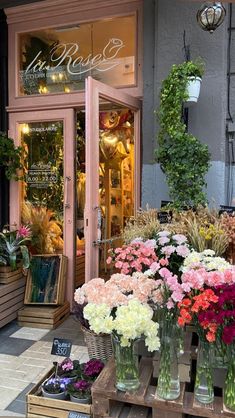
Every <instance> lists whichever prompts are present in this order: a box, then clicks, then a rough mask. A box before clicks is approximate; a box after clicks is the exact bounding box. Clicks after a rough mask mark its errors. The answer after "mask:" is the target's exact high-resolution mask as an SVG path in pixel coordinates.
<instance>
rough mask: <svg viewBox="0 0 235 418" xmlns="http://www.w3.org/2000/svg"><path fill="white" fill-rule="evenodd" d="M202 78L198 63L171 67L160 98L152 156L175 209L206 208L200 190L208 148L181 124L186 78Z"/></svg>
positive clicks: (205, 167) (186, 96)
mask: <svg viewBox="0 0 235 418" xmlns="http://www.w3.org/2000/svg"><path fill="white" fill-rule="evenodd" d="M202 74H203V66H202V63H201V62H193V61H187V62H183V63H182V64H180V65H173V66H172V69H171V71H170V73H169V75H168V77H167V78H166V79H165V80H164V81H163V83H162V89H161V94H160V108H159V111H158V116H159V122H160V130H159V134H158V148H157V149H156V150H155V156H156V160H157V162H159V163H160V166H161V169H162V171H163V172H164V173H165V175H166V180H167V183H168V187H169V193H170V197H171V199H172V201H173V206H174V207H176V208H178V209H182V208H185V207H196V206H198V205H205V204H206V196H205V193H204V191H203V188H204V186H205V185H206V183H205V174H206V173H207V171H208V168H209V161H210V154H209V151H208V146H207V145H204V144H202V143H201V142H200V141H199V140H198V139H197V138H195V137H194V136H193V135H191V134H189V133H188V132H187V128H186V125H185V123H184V121H183V120H182V106H183V103H184V102H185V101H186V100H187V99H188V93H187V83H188V78H189V77H192V76H193V77H201V76H202Z"/></svg>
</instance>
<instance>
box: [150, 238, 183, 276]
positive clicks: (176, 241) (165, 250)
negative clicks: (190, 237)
mask: <svg viewBox="0 0 235 418" xmlns="http://www.w3.org/2000/svg"><path fill="white" fill-rule="evenodd" d="M155 240H156V247H155V252H156V254H157V256H158V258H159V259H161V258H162V257H164V258H166V259H167V260H168V269H169V270H170V271H171V272H172V273H174V274H177V276H179V275H181V272H180V267H181V266H182V264H183V262H184V259H185V257H187V256H188V255H189V253H190V248H189V244H188V241H187V238H186V236H185V235H182V234H172V233H171V232H169V231H160V232H158V233H157V235H156V237H155Z"/></svg>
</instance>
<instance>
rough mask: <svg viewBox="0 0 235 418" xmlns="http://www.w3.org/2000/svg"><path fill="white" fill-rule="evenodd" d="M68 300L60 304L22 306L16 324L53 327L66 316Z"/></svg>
mask: <svg viewBox="0 0 235 418" xmlns="http://www.w3.org/2000/svg"><path fill="white" fill-rule="evenodd" d="M69 314H70V305H69V302H65V303H64V304H63V305H61V306H56V307H55V306H42V305H40V306H24V307H23V308H22V309H20V310H19V312H18V324H19V325H20V326H22V327H32V328H46V329H55V328H57V327H58V326H59V325H60V324H62V322H64V321H65V319H66V318H68V316H69Z"/></svg>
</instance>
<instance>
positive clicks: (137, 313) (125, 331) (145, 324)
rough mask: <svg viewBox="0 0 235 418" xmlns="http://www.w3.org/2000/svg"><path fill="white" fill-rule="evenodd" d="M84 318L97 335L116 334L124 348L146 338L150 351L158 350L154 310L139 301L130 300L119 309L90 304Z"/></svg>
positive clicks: (84, 312)
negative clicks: (134, 341)
mask: <svg viewBox="0 0 235 418" xmlns="http://www.w3.org/2000/svg"><path fill="white" fill-rule="evenodd" d="M83 315H84V318H85V319H87V320H88V321H89V324H90V329H91V330H92V331H94V332H95V333H97V334H100V333H106V334H111V333H114V334H115V335H117V336H118V337H119V339H120V344H121V346H122V347H128V346H130V345H131V342H132V341H133V340H136V339H138V338H141V337H145V344H146V346H147V348H148V350H149V351H155V350H158V349H159V347H160V340H159V337H158V328H159V325H158V323H157V322H154V321H153V319H152V318H153V310H152V309H151V307H150V306H149V305H147V304H143V303H141V302H140V301H139V300H137V299H130V300H129V301H128V303H127V304H126V305H120V306H118V307H117V308H114V309H111V307H110V306H109V305H107V304H105V303H101V304H94V303H88V304H87V305H86V306H85V308H84V311H83Z"/></svg>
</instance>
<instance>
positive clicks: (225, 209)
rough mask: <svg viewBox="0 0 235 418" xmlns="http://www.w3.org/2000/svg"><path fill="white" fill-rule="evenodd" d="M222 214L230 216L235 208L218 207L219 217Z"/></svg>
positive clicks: (234, 211)
mask: <svg viewBox="0 0 235 418" xmlns="http://www.w3.org/2000/svg"><path fill="white" fill-rule="evenodd" d="M222 213H227V214H228V215H232V214H233V213H235V206H225V205H220V210H219V215H221V214H222Z"/></svg>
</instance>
